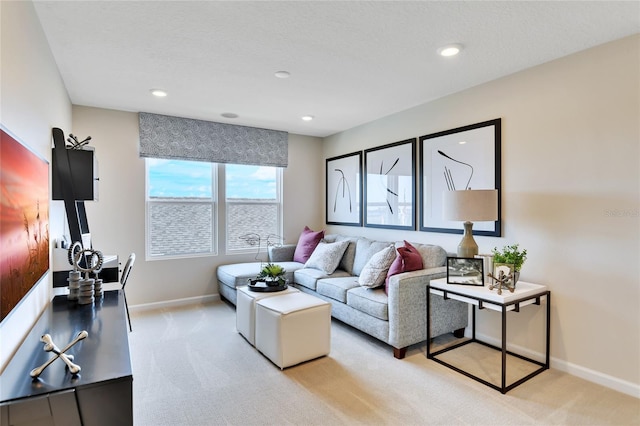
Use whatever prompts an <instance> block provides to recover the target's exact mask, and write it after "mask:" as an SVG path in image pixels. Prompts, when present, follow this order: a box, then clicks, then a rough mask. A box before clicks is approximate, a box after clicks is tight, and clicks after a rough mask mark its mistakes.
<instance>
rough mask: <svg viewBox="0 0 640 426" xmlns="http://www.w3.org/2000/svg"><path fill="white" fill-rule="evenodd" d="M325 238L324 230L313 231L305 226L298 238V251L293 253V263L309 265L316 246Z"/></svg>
mask: <svg viewBox="0 0 640 426" xmlns="http://www.w3.org/2000/svg"><path fill="white" fill-rule="evenodd" d="M323 238H324V230H322V231H313V230H311V229H310V228H309V227H308V226H305V227H304V229H303V230H302V233H301V234H300V238H298V245H296V251H295V252H293V261H294V262H300V263H307V260H309V257H311V253H313V251H314V250H315V249H316V246H317V245H318V243H319V242H320V240H321V239H323Z"/></svg>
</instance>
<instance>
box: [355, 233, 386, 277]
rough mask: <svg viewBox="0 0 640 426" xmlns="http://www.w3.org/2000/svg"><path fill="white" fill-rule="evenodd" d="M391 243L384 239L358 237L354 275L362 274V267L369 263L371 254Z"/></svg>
mask: <svg viewBox="0 0 640 426" xmlns="http://www.w3.org/2000/svg"><path fill="white" fill-rule="evenodd" d="M389 244H391V243H387V242H384V241H372V240H369V239H368V238H358V241H357V242H356V253H355V256H354V259H353V271H352V274H353V275H360V273H361V272H362V268H364V266H365V265H366V264H367V262H368V261H369V259H371V256H373V255H374V254H376V253H378V252H379V251H380V250H382V249H383V248H385V247H388V246H389Z"/></svg>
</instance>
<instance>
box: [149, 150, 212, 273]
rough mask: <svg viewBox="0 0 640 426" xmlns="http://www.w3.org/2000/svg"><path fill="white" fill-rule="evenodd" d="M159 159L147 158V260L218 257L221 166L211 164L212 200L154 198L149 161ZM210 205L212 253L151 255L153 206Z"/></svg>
mask: <svg viewBox="0 0 640 426" xmlns="http://www.w3.org/2000/svg"><path fill="white" fill-rule="evenodd" d="M154 159H157V158H152V157H146V158H145V162H144V164H145V192H144V197H145V237H144V239H145V260H146V261H156V260H172V259H191V258H201V257H212V256H217V255H218V235H219V230H218V215H219V214H218V208H219V204H220V203H219V202H218V197H219V189H218V173H219V169H220V167H219V165H218V164H217V163H208V164H211V198H210V199H205V198H203V199H180V198H176V197H165V198H155V197H154V198H152V197H149V160H154ZM175 161H189V160H175ZM169 203H178V204H191V203H197V204H210V205H211V215H212V218H211V228H212V231H211V234H212V235H211V251H210V252H208V253H187V254H169V255H152V254H151V229H150V228H151V205H152V204H169Z"/></svg>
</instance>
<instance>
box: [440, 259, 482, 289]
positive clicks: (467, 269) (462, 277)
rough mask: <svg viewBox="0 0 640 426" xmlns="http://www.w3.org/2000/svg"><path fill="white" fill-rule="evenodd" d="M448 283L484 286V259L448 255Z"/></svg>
mask: <svg viewBox="0 0 640 426" xmlns="http://www.w3.org/2000/svg"><path fill="white" fill-rule="evenodd" d="M447 284H463V285H475V286H478V287H482V286H484V260H483V259H480V258H473V257H447Z"/></svg>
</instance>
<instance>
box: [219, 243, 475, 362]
mask: <svg viewBox="0 0 640 426" xmlns="http://www.w3.org/2000/svg"><path fill="white" fill-rule="evenodd" d="M339 241H348V245H347V248H346V250H345V251H344V253H343V254H342V256H341V258H340V262H339V266H338V267H337V269H336V270H335V271H334V272H333V273H331V274H327V273H326V272H325V271H322V270H320V269H316V268H314V267H308V266H309V265H308V263H309V262H307V267H305V264H303V263H300V262H294V261H293V260H292V259H293V255H294V251H295V249H296V245H295V244H287V245H282V246H277V247H270V248H269V261H270V262H273V263H277V264H279V265H281V266H283V267H284V268H285V270H286V271H287V280H288V282H289V283H290V284H291V285H293V286H294V287H296V288H297V289H299V290H300V291H303V292H305V293H309V294H312V295H314V296H316V297H319V298H321V299H323V300H326V301H327V302H330V303H331V306H332V308H331V315H332V316H333V317H334V318H336V319H338V320H340V321H342V322H344V323H346V324H348V325H350V326H352V327H354V328H356V329H358V330H361V331H363V332H365V333H367V334H369V335H371V336H373V337H375V338H377V339H379V340H381V341H383V342H385V343H387V344H389V345H391V346H392V347H393V353H394V356H395V357H396V358H400V359H401V358H404V356H405V354H406V350H407V347H408V346H410V345H413V344H416V343H420V342H423V341H425V340H426V338H427V332H426V287H427V284H428V283H429V280H431V279H436V278H442V277H444V276H446V270H445V266H444V265H445V264H446V257H447V253H446V251H445V250H444V249H443V248H442V247H440V246H435V245H428V244H416V243H412V244H413V245H414V246H415V248H417V249H418V251H419V252H420V255H421V257H422V260H423V266H424V267H423V269H421V270H417V271H411V272H401V273H399V274H397V275H393V276H391V277H390V278H389V281H388V285H387V288H386V289H385V286H382V287H378V288H369V287H365V286H363V285H361V284H360V283H359V281H358V280H359V275H360V274H361V273H362V272H363V269H365V267H366V266H367V262H368V261H369V260H370V259H371V258H372V256H374V255H375V254H376V253H378V252H380V251H381V250H382V249H383V248H385V247H388V246H389V245H391V244H395V246H396V247H399V246H400V245H404V242H396V243H392V242H384V241H373V240H369V239H367V238H364V237H351V236H346V235H337V234H336V235H327V236H325V238H324V240H323V242H327V243H332V242H339ZM345 244H346V243H345ZM261 265H262V264H261V263H260V262H251V263H237V264H230V265H223V266H220V267H218V269H217V272H216V275H217V278H218V287H219V291H220V295H221V297H223V298H225V299H227V300H228V301H229V302H231V303H233V304H234V305H235V304H236V287H238V286H242V285H246V284H247V280H248V279H250V278H251V279H253V278H255V277H256V276H257V275H258V273H259V271H260V269H261ZM467 321H468V312H467V306H466V305H465V304H464V303H462V302H458V301H455V300H446V301H445V300H444V299H443V298H442V297H441V296H432V297H431V336H434V337H435V336H439V335H441V334H445V333H454V334H455V335H456V336H457V337H462V335H463V333H464V328H465V327H466V326H467Z"/></svg>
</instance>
